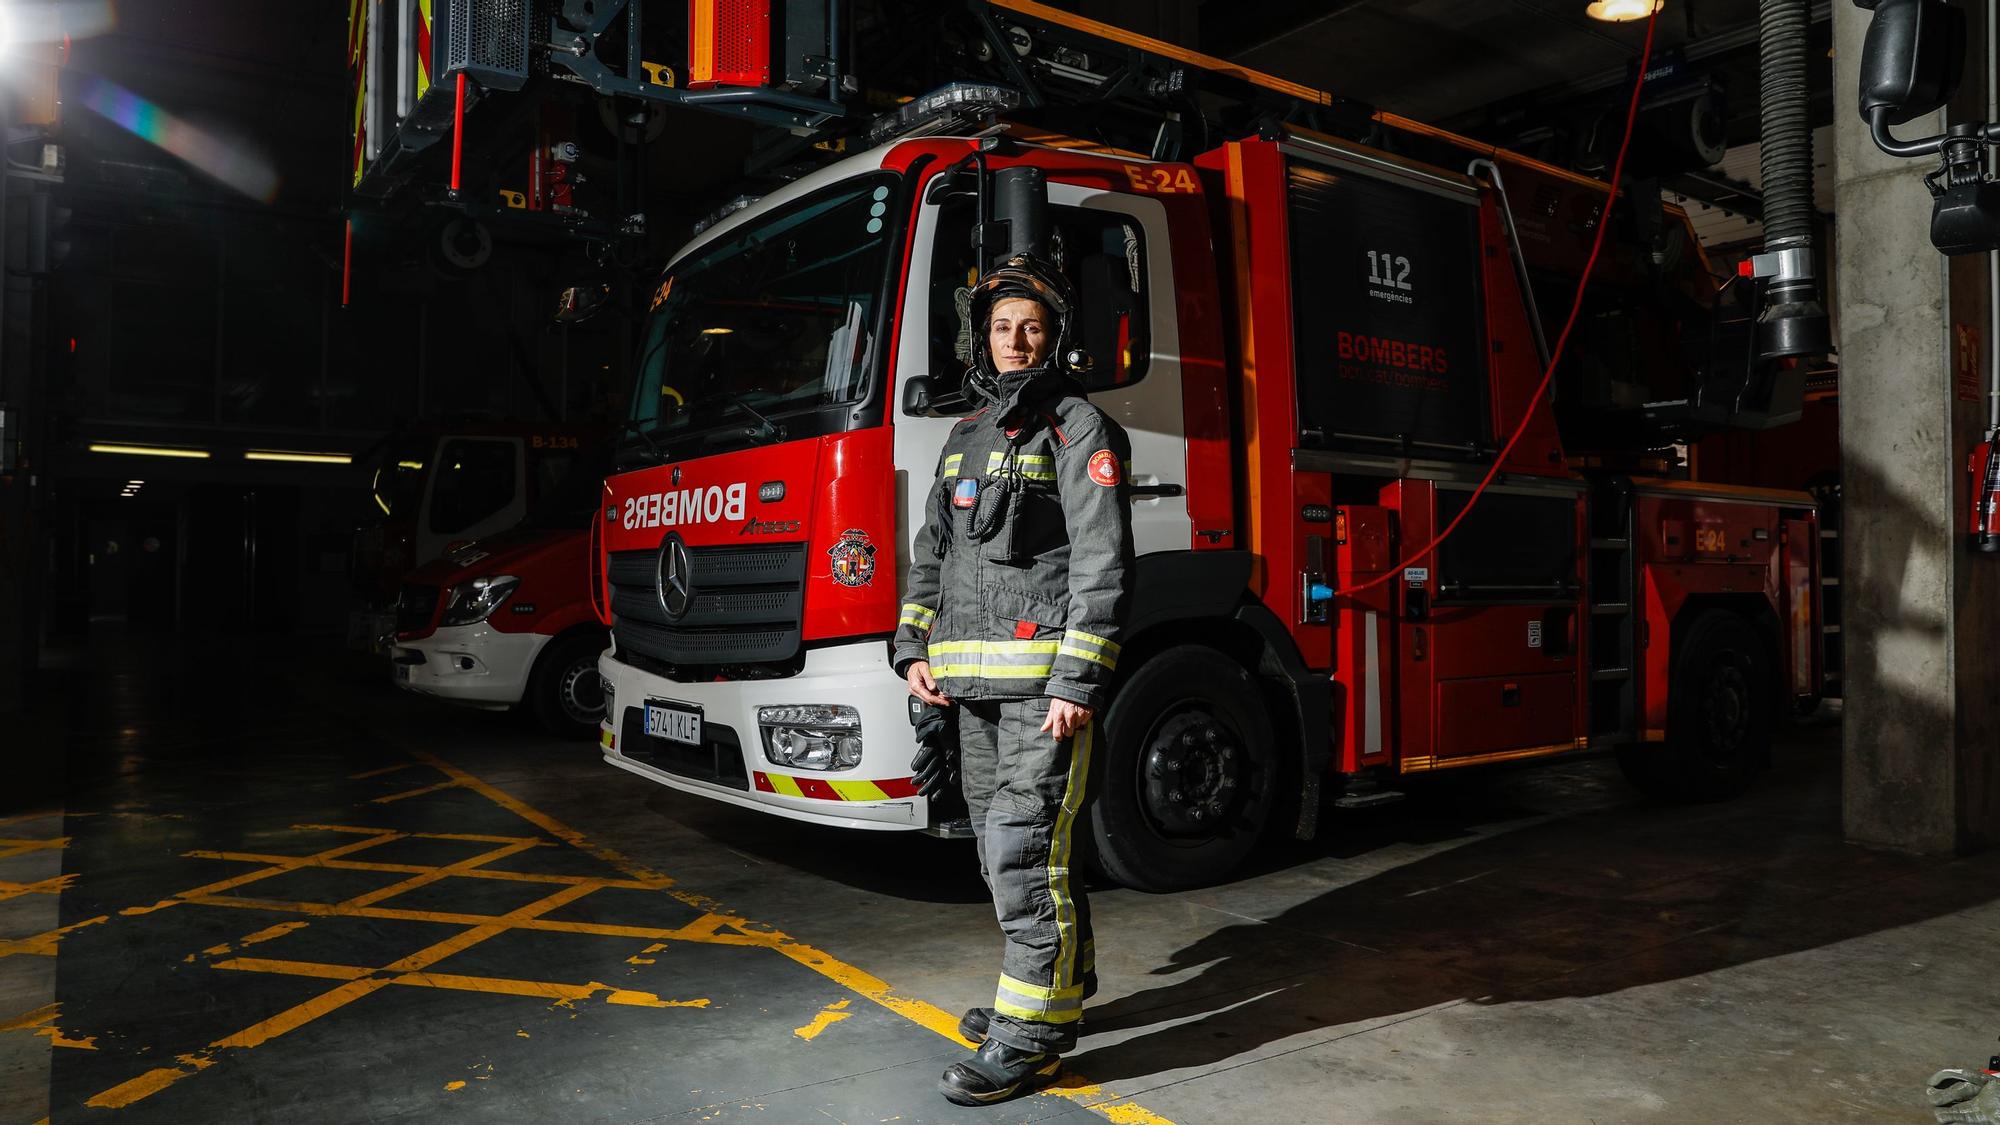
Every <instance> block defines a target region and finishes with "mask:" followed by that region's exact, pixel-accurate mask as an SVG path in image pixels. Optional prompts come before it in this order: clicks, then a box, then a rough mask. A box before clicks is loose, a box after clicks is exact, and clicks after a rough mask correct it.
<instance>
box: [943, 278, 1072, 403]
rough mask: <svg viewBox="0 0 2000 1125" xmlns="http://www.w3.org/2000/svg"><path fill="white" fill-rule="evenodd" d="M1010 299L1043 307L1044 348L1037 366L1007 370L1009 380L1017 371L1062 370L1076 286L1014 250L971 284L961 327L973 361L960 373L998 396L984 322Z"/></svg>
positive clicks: (996, 374)
mask: <svg viewBox="0 0 2000 1125" xmlns="http://www.w3.org/2000/svg"><path fill="white" fill-rule="evenodd" d="M1015 298H1021V299H1026V300H1030V301H1035V302H1037V303H1039V304H1040V305H1041V306H1042V308H1043V309H1045V310H1046V311H1047V312H1048V316H1049V320H1050V323H1049V324H1048V325H1047V326H1046V328H1047V330H1048V331H1047V340H1048V348H1047V349H1046V350H1045V351H1044V352H1043V358H1042V362H1041V364H1040V365H1038V366H1037V367H1035V368H1031V369H1029V370H1027V371H1009V372H1006V373H1005V377H1004V381H1005V382H1008V383H1012V382H1013V380H1014V379H1015V378H1017V377H1019V376H1022V375H1028V374H1033V373H1036V372H1041V371H1063V370H1066V369H1065V368H1064V367H1063V366H1062V362H1063V356H1064V355H1065V354H1067V352H1068V351H1069V348H1070V328H1071V322H1072V320H1073V319H1074V316H1075V310H1076V291H1075V290H1074V289H1072V288H1070V284H1069V281H1068V279H1066V278H1064V277H1063V275H1062V274H1061V273H1060V272H1058V271H1057V270H1056V269H1055V268H1053V267H1052V266H1050V265H1048V264H1047V263H1044V262H1041V261H1038V260H1036V259H1035V258H1032V257H1029V256H1028V255H1025V254H1019V255H1016V256H1014V257H1012V258H1009V259H1007V260H1006V261H1005V262H1002V263H1001V264H1000V265H998V266H996V267H994V268H993V269H991V270H988V271H987V273H986V276H985V277H982V278H980V279H979V284H977V285H975V286H973V287H972V297H971V300H970V302H968V304H967V307H966V313H967V315H966V326H967V327H968V328H969V329H971V332H972V366H971V368H970V369H969V370H968V371H967V372H966V373H965V378H966V382H967V383H970V384H971V385H972V386H973V387H974V389H976V390H978V391H980V392H981V393H982V394H984V395H986V396H987V397H989V398H998V397H1001V396H1000V395H999V394H998V390H999V386H1000V384H1001V382H1003V376H1002V373H1001V372H1000V370H999V369H998V368H997V367H996V366H994V363H993V349H992V345H991V343H990V342H989V340H988V338H987V325H988V323H990V322H991V320H992V318H993V307H994V306H995V305H997V304H999V303H1000V302H1001V301H1005V300H1009V299H1015Z"/></svg>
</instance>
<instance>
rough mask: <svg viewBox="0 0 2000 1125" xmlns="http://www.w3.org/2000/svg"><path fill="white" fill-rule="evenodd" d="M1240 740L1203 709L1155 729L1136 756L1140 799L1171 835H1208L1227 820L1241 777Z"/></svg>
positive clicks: (1149, 813)
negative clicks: (1137, 759)
mask: <svg viewBox="0 0 2000 1125" xmlns="http://www.w3.org/2000/svg"><path fill="white" fill-rule="evenodd" d="M1243 761H1244V752H1243V747H1242V739H1241V738H1240V737H1238V736H1237V734H1236V732H1235V731H1233V730H1232V729H1230V728H1229V727H1228V726H1227V725H1226V724H1224V723H1223V722H1221V721H1220V720H1219V719H1217V718H1216V717H1215V716H1214V715H1211V714H1209V713H1207V712H1205V711H1186V712H1183V713H1181V714H1179V715H1175V716H1172V717H1171V718H1168V719H1167V720H1165V721H1164V722H1161V723H1160V724H1159V725H1158V726H1157V727H1155V728H1154V730H1153V732H1152V735H1151V737H1150V738H1148V739H1147V742H1146V745H1145V748H1144V751H1143V752H1142V753H1141V755H1140V758H1139V781H1140V791H1141V800H1142V801H1143V803H1144V807H1145V811H1146V814H1147V815H1148V816H1149V817H1150V818H1151V819H1152V821H1153V823H1154V824H1156V825H1158V826H1159V827H1160V829H1161V830H1162V831H1163V832H1164V833H1165V834H1167V835H1169V836H1186V837H1208V836H1214V835H1216V834H1218V833H1220V832H1221V831H1222V830H1223V829H1224V827H1225V826H1226V824H1227V820H1228V816H1229V813H1230V811H1231V808H1232V807H1233V805H1234V803H1235V798H1236V793H1237V789H1238V786H1239V783H1240V781H1241V777H1242V770H1243Z"/></svg>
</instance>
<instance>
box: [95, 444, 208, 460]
mask: <svg viewBox="0 0 2000 1125" xmlns="http://www.w3.org/2000/svg"><path fill="white" fill-rule="evenodd" d="M90 451H91V452H92V453H123V454H126V455H128V456H132V457H191V458H194V459H195V460H198V461H206V460H208V450H206V449H185V448H182V447H180V446H175V445H117V444H112V443H109V442H92V443H91V445H90Z"/></svg>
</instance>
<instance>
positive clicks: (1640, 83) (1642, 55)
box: [1337, 6, 1660, 597]
mask: <svg viewBox="0 0 2000 1125" xmlns="http://www.w3.org/2000/svg"><path fill="white" fill-rule="evenodd" d="M1659 21H1660V9H1659V7H1657V6H1655V7H1654V9H1653V14H1652V15H1650V16H1648V17H1646V45H1645V46H1644V47H1643V48H1641V49H1640V51H1639V71H1638V76H1637V77H1636V78H1634V79H1633V81H1632V99H1631V102H1630V103H1629V104H1628V105H1627V106H1626V107H1625V137H1624V139H1623V140H1620V141H1619V142H1618V159H1616V160H1614V161H1612V163H1611V194H1610V195H1609V196H1607V197H1606V198H1605V200H1604V211H1603V213H1602V214H1600V215H1599V216H1598V217H1597V236H1596V237H1595V238H1594V239H1592V240H1591V243H1590V258H1589V259H1588V260H1586V261H1585V262H1584V263H1583V276H1582V277H1580V278H1578V279H1577V282H1576V300H1575V301H1573V302H1571V304H1570V307H1569V319H1568V320H1566V321H1564V322H1563V330H1562V335H1560V336H1557V337H1556V346H1555V347H1554V348H1553V349H1551V350H1550V352H1549V365H1548V368H1547V369H1546V370H1544V371H1543V372H1542V381H1541V383H1540V384H1539V385H1538V386H1536V387H1535V394H1534V397H1532V398H1530V399H1529V400H1528V408H1527V409H1526V410H1524V411H1522V412H1521V422H1520V424H1519V425H1517V426H1515V427H1514V434H1513V436H1512V437H1509V438H1508V439H1507V444H1506V445H1503V446H1501V447H1500V454H1499V456H1497V457H1495V458H1493V465H1492V467H1490V468H1488V469H1487V470H1486V476H1485V477H1483V478H1482V479H1481V480H1480V482H1479V487H1478V488H1475V489H1473V490H1472V498H1471V499H1469V500H1467V501H1466V502H1465V507H1464V508H1462V509H1460V510H1459V513H1458V514H1457V515H1456V516H1453V517H1452V520H1451V522H1450V523H1448V524H1446V525H1444V530H1443V531H1440V532H1438V533H1437V535H1436V536H1435V537H1434V538H1432V539H1431V541H1430V542H1429V543H1426V544H1424V549H1423V550H1421V551H1418V552H1417V553H1416V554H1414V555H1411V556H1410V557H1408V558H1406V559H1404V560H1403V561H1402V562H1399V563H1397V564H1396V565H1395V566H1393V567H1390V568H1389V569H1388V570H1387V571H1384V572H1383V573H1382V574H1380V575H1377V576H1376V577H1374V578H1370V579H1369V580H1368V581H1366V582H1363V583H1361V584H1360V585H1359V586H1350V587H1348V588H1346V589H1344V590H1339V591H1337V593H1339V594H1341V595H1343V596H1348V597H1351V596H1353V595H1355V594H1359V593H1361V592H1362V591H1363V590H1372V589H1374V588H1375V587H1377V586H1380V585H1382V584H1383V583H1384V582H1387V581H1389V580H1391V579H1393V578H1395V577H1396V576H1397V575H1399V574H1401V573H1402V572H1403V568H1404V567H1406V566H1413V565H1415V564H1417V563H1419V562H1422V561H1423V560H1424V559H1426V558H1429V557H1430V554H1431V552H1432V551H1435V550H1437V549H1438V544H1440V543H1443V542H1444V541H1445V539H1446V538H1447V537H1449V536H1450V535H1451V533H1452V532H1453V531H1456V530H1457V529H1458V525H1459V524H1460V523H1462V522H1464V520H1465V517H1466V516H1469V515H1471V514H1472V509H1473V508H1475V507H1477V506H1478V504H1479V498H1480V497H1481V496H1483V495H1485V493H1486V486H1487V485H1490V484H1492V483H1493V478H1494V477H1496V476H1498V475H1500V466H1501V465H1504V464H1506V463H1507V455H1508V454H1509V453H1512V452H1514V446H1515V445H1517V444H1519V443H1520V440H1521V435H1522V434H1525V433H1527V432H1528V423H1529V422H1532V421H1533V420H1534V418H1535V410H1536V408H1537V407H1539V406H1541V404H1542V398H1543V396H1545V395H1547V394H1548V393H1549V381H1550V380H1551V379H1553V378H1555V374H1556V364H1558V363H1560V362H1562V354H1563V348H1564V347H1565V346H1567V345H1568V344H1569V334H1570V331H1571V330H1572V329H1574V328H1575V327H1576V318H1577V317H1578V316H1579V315H1581V314H1582V312H1583V294H1584V291H1585V289H1587V288H1588V287H1589V285H1590V275H1591V271H1593V270H1595V269H1596V268H1597V254H1598V251H1600V250H1602V249H1604V232H1605V231H1607V230H1609V229H1610V228H1611V208H1612V206H1613V205H1614V204H1616V203H1617V202H1618V181H1619V179H1620V178H1621V177H1623V176H1624V174H1625V152H1626V150H1627V149H1629V148H1631V147H1632V124H1633V122H1635V121H1637V120H1638V118H1639V95H1640V94H1641V93H1642V92H1643V91H1644V90H1645V88H1646V67H1647V64H1649V63H1650V62H1651V61H1652V59H1653V28H1654V26H1655V25H1656V24H1658V23H1659Z"/></svg>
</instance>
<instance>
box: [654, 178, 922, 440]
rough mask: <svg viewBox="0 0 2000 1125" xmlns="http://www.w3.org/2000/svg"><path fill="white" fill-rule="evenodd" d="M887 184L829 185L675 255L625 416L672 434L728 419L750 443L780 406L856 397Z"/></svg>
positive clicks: (866, 373) (764, 436) (876, 302)
mask: <svg viewBox="0 0 2000 1125" xmlns="http://www.w3.org/2000/svg"><path fill="white" fill-rule="evenodd" d="M895 182H896V177H895V176H894V175H892V174H889V173H881V174H877V175H871V176H867V177H865V178H862V179H858V180H853V181H849V182H846V183H843V184H840V185H837V186H836V187H833V188H831V189H828V190H827V191H824V192H821V193H820V194H818V195H815V196H811V197H809V198H807V199H805V200H802V201H800V202H799V203H798V204H796V205H794V206H792V207H789V208H787V209H785V210H783V211H780V212H777V213H776V214H773V215H771V216H770V217H768V218H766V219H763V220H761V221H759V222H754V223H751V224H748V225H745V226H744V227H742V228H740V229H738V230H734V231H731V232H730V233H728V234H727V235H725V236H723V237H722V238H720V239H719V240H717V241H715V242H713V243H711V244H710V245H707V246H704V247H703V248H701V249H700V250H698V251H696V252H695V253H694V254H692V255H690V256H689V257H688V258H686V259H684V260H683V261H681V262H679V263H678V264H676V265H675V266H674V267H673V269H672V272H671V273H670V274H669V275H668V276H666V277H665V278H663V279H661V281H660V285H659V287H658V289H657V290H655V292H654V294H653V299H652V309H651V311H650V313H649V314H648V317H647V321H646V335H645V343H644V347H643V350H642V351H641V352H640V362H639V379H638V387H637V389H636V391H635V393H634V395H633V400H632V413H631V421H632V428H634V429H637V430H639V431H641V432H642V433H644V434H645V435H646V436H647V437H648V438H649V439H651V440H652V441H654V442H660V443H668V444H671V443H673V442H674V441H675V439H676V437H677V436H679V435H684V434H689V433H693V432H695V431H700V430H707V429H709V428H711V427H715V426H718V425H721V424H723V423H728V424H729V425H730V426H731V429H732V432H737V433H750V434H754V435H755V439H756V440H754V441H751V442H746V443H745V444H757V443H759V442H768V441H772V440H777V434H776V433H775V432H773V431H774V430H777V429H778V428H779V427H780V420H781V419H783V418H785V417H787V416H797V415H800V414H802V413H805V412H810V411H815V410H817V409H818V408H821V407H826V406H835V405H845V404H851V403H854V402H858V401H860V400H861V399H862V398H863V397H864V396H865V395H866V394H867V393H868V390H869V384H870V381H871V376H872V374H873V372H874V370H875V368H876V366H877V365H878V360H879V358H880V357H879V352H880V350H881V349H880V346H879V341H877V340H876V338H875V334H876V327H877V326H876V321H877V314H878V311H879V309H880V306H881V302H882V288H883V284H884V279H885V269H884V267H885V263H886V260H887V254H888V249H889V244H890V241H891V239H892V237H893V233H894V232H893V227H894V225H895V224H894V223H893V221H892V218H891V216H890V214H889V212H890V207H891V196H892V195H893V193H894V186H895ZM764 419H768V420H769V421H770V422H771V425H770V426H766V425H765V422H764V421H763V420H764ZM801 428H813V427H811V426H810V424H805V425H802V426H801ZM792 436H798V435H797V434H793V435H792ZM708 451H712V450H704V452H708Z"/></svg>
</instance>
